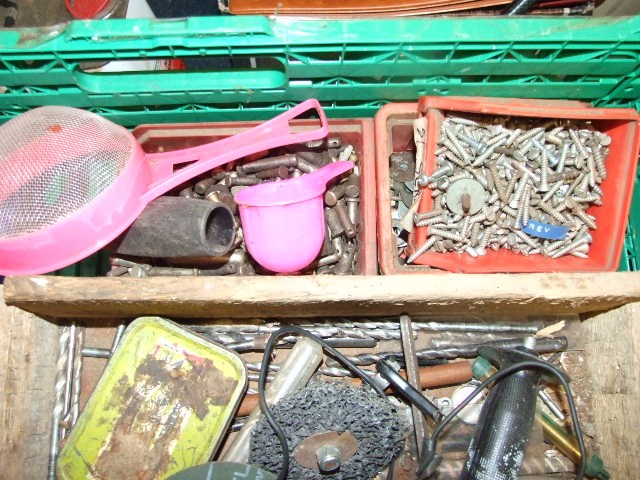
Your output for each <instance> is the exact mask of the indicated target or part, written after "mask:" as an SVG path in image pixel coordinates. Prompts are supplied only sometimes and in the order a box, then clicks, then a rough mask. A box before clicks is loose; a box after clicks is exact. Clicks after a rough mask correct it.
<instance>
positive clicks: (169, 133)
mask: <svg viewBox="0 0 640 480" xmlns="http://www.w3.org/2000/svg"><path fill="white" fill-rule="evenodd" d="M259 123H260V122H215V123H174V124H149V125H140V126H138V127H136V128H135V129H134V130H133V135H134V136H135V137H136V139H137V140H138V142H140V144H141V145H142V148H143V149H144V150H145V151H147V152H158V151H170V150H176V149H181V148H187V147H192V146H195V145H201V144H203V143H206V142H212V141H215V140H220V139H222V138H225V137H228V136H230V135H234V134H236V133H240V132H242V131H244V130H247V129H249V128H252V127H255V126H256V125H258V124H259ZM291 124H292V127H293V130H294V131H295V130H296V129H304V128H305V127H307V128H308V127H316V126H317V122H316V121H314V120H294V121H292V122H291ZM329 133H330V135H331V136H333V137H340V138H341V140H342V142H343V143H348V144H351V145H353V147H354V150H355V152H356V153H357V154H358V158H359V166H360V227H359V231H358V235H359V237H358V241H359V248H360V254H359V259H358V263H357V264H356V269H357V271H358V274H359V275H376V274H377V273H378V266H377V255H376V204H375V198H376V187H375V164H374V161H375V159H374V151H373V145H374V140H373V138H374V137H373V120H371V119H368V118H357V119H331V120H330V121H329Z"/></svg>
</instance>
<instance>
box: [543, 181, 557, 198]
mask: <svg viewBox="0 0 640 480" xmlns="http://www.w3.org/2000/svg"><path fill="white" fill-rule="evenodd" d="M561 186H562V182H556V183H554V184H553V186H552V187H551V188H550V189H549V191H548V192H547V193H545V194H544V197H542V201H543V202H548V201H549V200H551V197H553V196H554V195H555V194H556V192H557V191H558V190H559V189H560V187H561Z"/></svg>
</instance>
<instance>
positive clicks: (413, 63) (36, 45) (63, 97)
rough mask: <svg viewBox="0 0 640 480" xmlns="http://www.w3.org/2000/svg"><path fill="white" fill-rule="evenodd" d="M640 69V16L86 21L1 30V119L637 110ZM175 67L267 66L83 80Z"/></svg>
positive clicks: (130, 121)
mask: <svg viewBox="0 0 640 480" xmlns="http://www.w3.org/2000/svg"><path fill="white" fill-rule="evenodd" d="M639 57H640V17H628V18H625V17H622V18H588V17H587V18H578V17H576V18H523V19H513V18H468V19H450V18H422V19H402V20H398V19H394V20H389V19H380V20H370V19H369V20H299V19H295V18H291V17H273V18H267V17H257V16H255V17H254V16H247V17H197V18H190V19H178V20H163V21H160V20H103V21H76V22H71V23H69V24H66V25H59V26H55V27H48V28H41V29H22V30H11V29H4V30H2V31H0V85H2V86H4V87H5V88H6V90H5V91H4V93H3V94H2V95H0V121H3V120H6V119H7V118H10V117H11V116H13V115H16V114H18V113H20V112H22V111H24V110H25V109H27V108H30V107H34V106H38V105H44V104H62V105H69V106H74V107H81V108H87V109H89V110H92V111H94V112H97V113H99V114H102V115H105V116H107V117H109V118H111V119H112V120H114V121H116V122H118V123H121V124H124V125H129V126H132V125H136V124H139V123H150V122H154V123H156V122H168V121H171V122H175V121H216V120H219V121H227V120H248V119H253V120H256V119H264V118H268V117H272V116H274V115H275V114H277V113H279V111H281V110H282V109H284V108H287V107H288V106H289V105H291V103H296V102H299V101H301V100H304V99H306V98H309V97H315V98H318V99H319V100H320V101H321V102H322V103H323V106H324V107H325V108H326V109H327V111H328V113H329V114H330V115H332V116H341V117H351V116H372V115H373V114H374V113H375V112H376V111H377V110H378V109H379V108H380V106H381V105H382V104H383V103H386V102H389V101H414V100H415V99H416V98H418V97H419V96H421V95H475V96H477V95H486V96H501V97H533V98H564V99H579V100H587V101H592V102H595V103H598V104H605V105H609V104H611V105H626V104H629V103H630V102H631V101H632V99H633V98H635V99H637V98H638V96H637V95H635V97H634V96H633V94H634V92H636V90H637V89H638V86H637V80H638V75H639V74H638V72H639V68H640V60H639ZM168 58H179V59H187V58H198V59H201V58H216V59H229V58H232V59H237V60H246V59H249V58H253V59H255V63H256V64H257V65H258V68H256V69H247V68H238V69H233V68H229V69H218V70H216V71H205V70H199V71H189V72H184V71H173V72H144V73H126V74H98V73H89V72H86V71H84V70H83V69H82V68H81V65H82V64H83V62H109V61H118V60H135V59H168ZM243 64H246V62H243Z"/></svg>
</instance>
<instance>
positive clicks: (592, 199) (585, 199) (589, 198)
mask: <svg viewBox="0 0 640 480" xmlns="http://www.w3.org/2000/svg"><path fill="white" fill-rule="evenodd" d="M573 200H574V201H575V202H577V203H602V198H601V196H600V195H597V194H595V193H593V194H591V195H583V196H575V197H573Z"/></svg>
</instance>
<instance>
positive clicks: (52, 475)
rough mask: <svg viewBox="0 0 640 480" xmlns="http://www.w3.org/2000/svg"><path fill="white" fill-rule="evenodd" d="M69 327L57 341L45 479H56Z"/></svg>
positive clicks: (65, 328) (63, 330)
mask: <svg viewBox="0 0 640 480" xmlns="http://www.w3.org/2000/svg"><path fill="white" fill-rule="evenodd" d="M69 339H70V332H69V327H63V328H62V330H61V331H60V339H59V340H58V361H57V362H56V383H55V387H54V392H55V393H54V399H55V400H54V406H53V412H52V414H51V443H50V446H49V465H48V468H47V479H48V480H55V479H56V461H57V459H58V451H59V449H60V420H62V414H63V411H64V391H65V386H66V383H67V382H66V378H65V373H66V371H67V358H68V355H67V351H68V349H69Z"/></svg>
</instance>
